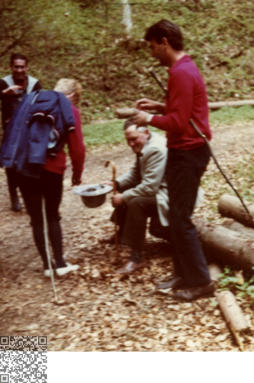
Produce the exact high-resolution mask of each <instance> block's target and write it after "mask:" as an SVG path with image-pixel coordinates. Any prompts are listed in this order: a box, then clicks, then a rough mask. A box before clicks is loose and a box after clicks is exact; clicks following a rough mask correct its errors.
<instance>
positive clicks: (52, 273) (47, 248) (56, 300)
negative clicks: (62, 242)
mask: <svg viewBox="0 0 254 383" xmlns="http://www.w3.org/2000/svg"><path fill="white" fill-rule="evenodd" d="M42 217H43V234H44V240H45V250H46V254H47V261H48V267H49V270H50V279H51V284H52V289H53V292H54V303H56V304H57V303H58V299H57V293H56V286H55V280H54V272H53V268H52V264H51V258H50V251H49V240H48V225H47V218H46V208H45V199H44V198H43V199H42Z"/></svg>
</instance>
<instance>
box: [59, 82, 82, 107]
mask: <svg viewBox="0 0 254 383" xmlns="http://www.w3.org/2000/svg"><path fill="white" fill-rule="evenodd" d="M54 90H56V91H57V92H61V93H63V94H64V95H65V96H67V97H68V98H69V100H70V101H71V102H72V104H73V105H75V106H77V107H79V106H80V100H81V93H82V86H81V84H80V83H79V82H78V81H77V80H74V79H72V78H60V80H58V81H57V83H56V85H55V88H54Z"/></svg>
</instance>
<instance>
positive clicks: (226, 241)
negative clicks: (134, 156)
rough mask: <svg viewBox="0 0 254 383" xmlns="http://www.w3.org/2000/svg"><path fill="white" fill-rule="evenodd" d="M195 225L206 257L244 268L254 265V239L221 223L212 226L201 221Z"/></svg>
mask: <svg viewBox="0 0 254 383" xmlns="http://www.w3.org/2000/svg"><path fill="white" fill-rule="evenodd" d="M195 225H196V228H197V230H198V233H199V236H200V240H201V243H202V246H203V249H204V252H205V255H206V256H207V258H208V259H210V260H212V261H217V262H218V263H221V264H231V265H238V266H240V267H242V268H244V269H250V268H251V267H253V266H254V241H250V240H248V239H247V238H245V237H243V236H242V235H241V234H239V233H237V232H235V231H233V230H230V229H227V228H226V227H223V226H221V225H218V226H213V225H210V224H206V223H204V222H201V221H199V222H195Z"/></svg>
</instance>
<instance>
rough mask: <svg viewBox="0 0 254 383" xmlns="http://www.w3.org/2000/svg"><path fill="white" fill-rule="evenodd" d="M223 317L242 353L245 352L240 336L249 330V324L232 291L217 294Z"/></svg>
mask: <svg viewBox="0 0 254 383" xmlns="http://www.w3.org/2000/svg"><path fill="white" fill-rule="evenodd" d="M215 296H216V299H217V301H218V303H219V306H220V309H221V311H222V313H223V316H224V318H225V320H226V322H227V324H228V326H229V328H230V330H231V332H232V334H233V336H234V338H235V340H236V343H237V345H238V346H239V348H240V350H241V351H244V348H243V343H242V340H241V338H240V334H241V333H242V332H244V331H246V330H248V329H249V325H248V322H247V320H246V318H245V317H244V315H243V312H242V310H241V308H240V306H239V305H238V303H237V301H236V299H235V296H234V295H233V294H232V293H231V291H227V290H226V291H221V292H217V293H215Z"/></svg>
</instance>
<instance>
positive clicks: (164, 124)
mask: <svg viewBox="0 0 254 383" xmlns="http://www.w3.org/2000/svg"><path fill="white" fill-rule="evenodd" d="M168 93H169V94H168V98H167V100H166V109H165V115H164V116H154V117H153V118H152V120H151V122H150V125H152V126H154V127H156V128H159V129H162V130H165V131H166V132H167V139H168V147H169V148H175V149H182V150H190V149H194V148H197V147H199V146H202V145H204V140H203V139H202V138H201V137H199V136H198V135H197V133H196V132H195V130H194V129H193V127H192V126H191V125H190V124H189V121H190V119H193V121H194V122H195V123H196V125H197V126H198V128H199V129H200V130H201V131H202V133H204V134H205V135H206V137H207V139H208V140H210V139H211V138H212V133H211V130H210V127H209V121H208V118H209V110H208V100H207V94H206V88H205V84H204V82H203V79H202V76H201V74H200V72H199V69H198V68H197V66H196V65H195V64H194V62H193V61H192V60H191V58H190V57H189V56H188V55H185V56H183V57H182V58H181V59H180V60H178V61H176V62H175V63H174V65H173V66H172V67H171V68H170V69H169V79H168Z"/></svg>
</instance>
